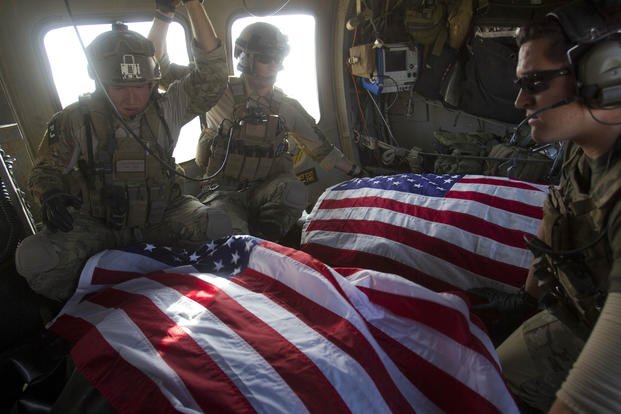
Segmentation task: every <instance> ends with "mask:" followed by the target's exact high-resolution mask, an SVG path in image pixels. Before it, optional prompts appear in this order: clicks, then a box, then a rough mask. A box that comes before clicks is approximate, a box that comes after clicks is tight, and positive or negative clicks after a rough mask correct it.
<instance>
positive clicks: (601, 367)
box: [557, 292, 621, 413]
mask: <svg viewBox="0 0 621 414" xmlns="http://www.w3.org/2000/svg"><path fill="white" fill-rule="evenodd" d="M619 315H621V293H618V292H612V293H610V294H609V295H608V298H607V299H606V303H605V304H604V308H603V309H602V312H601V314H600V316H599V319H598V320H597V323H596V324H595V327H594V328H593V332H591V335H590V336H589V339H588V340H587V342H586V344H585V346H584V348H583V349H582V352H581V353H580V356H579V357H578V360H577V361H576V362H575V363H574V365H573V367H572V368H571V371H569V375H568V376H567V379H566V380H565V382H564V383H563V385H562V386H561V389H560V390H559V391H558V393H557V396H558V397H559V398H560V399H561V400H562V401H563V402H564V403H565V404H567V405H568V406H569V407H570V408H571V409H572V410H573V411H574V412H577V413H619V412H621V358H619V349H620V348H621V320H620V316H619Z"/></svg>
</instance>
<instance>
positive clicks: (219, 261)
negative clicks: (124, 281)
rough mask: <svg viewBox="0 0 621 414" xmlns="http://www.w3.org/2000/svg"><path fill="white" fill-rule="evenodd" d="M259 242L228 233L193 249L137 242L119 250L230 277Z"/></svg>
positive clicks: (255, 239)
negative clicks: (226, 236)
mask: <svg viewBox="0 0 621 414" xmlns="http://www.w3.org/2000/svg"><path fill="white" fill-rule="evenodd" d="M260 241H261V239H258V238H256V237H252V236H231V237H228V238H224V239H218V240H210V241H209V242H207V243H205V244H203V245H202V246H201V247H199V248H197V249H182V248H177V247H167V246H164V247H159V246H156V245H154V244H151V243H140V244H134V245H130V246H127V247H124V248H122V249H119V250H123V251H126V252H130V253H135V254H140V255H143V256H147V257H150V258H152V259H155V260H158V261H160V262H162V263H166V264H167V265H170V266H174V267H177V266H185V265H191V266H194V267H195V268H196V269H197V270H198V271H200V272H206V273H212V274H215V275H218V276H223V277H231V276H234V275H236V274H238V273H240V272H241V271H242V270H244V269H245V268H246V266H247V265H248V259H249V257H250V252H251V251H252V248H253V247H254V246H255V245H256V244H257V243H259V242H260Z"/></svg>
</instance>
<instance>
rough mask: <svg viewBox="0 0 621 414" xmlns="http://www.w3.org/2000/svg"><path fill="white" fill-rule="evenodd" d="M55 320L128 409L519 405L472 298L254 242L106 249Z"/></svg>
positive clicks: (110, 394)
mask: <svg viewBox="0 0 621 414" xmlns="http://www.w3.org/2000/svg"><path fill="white" fill-rule="evenodd" d="M50 329H51V330H52V331H54V332H56V333H57V334H59V335H61V336H63V337H65V338H66V339H67V340H68V341H69V342H70V343H71V344H72V349H71V356H72V359H73V361H74V362H75V365H76V367H77V369H78V370H79V371H80V372H81V373H82V374H83V375H84V376H85V377H86V378H87V379H88V380H89V382H90V383H91V384H93V386H94V387H96V388H97V389H98V390H99V391H100V393H101V394H102V395H103V396H104V397H105V398H106V399H107V400H108V401H109V402H110V404H111V405H112V406H113V407H114V408H115V409H116V410H118V411H119V412H122V413H127V412H137V411H140V412H150V413H151V412H152V413H161V412H230V413H246V412H260V413H304V412H315V413H347V412H355V413H365V414H367V413H387V412H394V413H409V412H412V413H413V412H417V413H435V412H453V413H457V412H459V413H464V412H472V413H517V412H518V411H517V408H516V406H515V403H514V401H513V399H512V398H511V396H510V393H509V391H508V389H507V387H506V385H505V383H504V382H503V380H502V377H501V373H500V368H499V365H498V360H497V356H496V354H495V350H494V348H493V346H492V344H491V342H490V341H489V338H488V337H487V336H486V335H485V333H484V332H483V330H482V329H481V327H480V325H479V323H478V322H477V319H476V318H472V317H471V315H470V313H469V309H468V306H467V304H466V303H465V302H464V301H463V300H462V298H461V297H460V296H458V295H454V294H448V293H446V294H441V293H436V292H433V291H431V290H428V289H426V288H424V287H421V286H419V285H417V284H415V283H413V282H410V281H408V280H406V279H403V278H401V277H398V276H395V275H391V274H384V273H380V272H377V271H369V270H361V269H355V268H343V269H339V268H331V267H328V266H326V265H325V264H323V263H322V262H320V261H318V260H316V259H314V258H312V257H311V256H309V255H308V254H306V253H304V252H301V251H298V250H294V249H290V248H286V247H282V246H280V245H277V244H274V243H270V242H266V241H262V240H260V239H255V238H252V237H250V236H234V237H231V238H229V239H226V240H222V241H219V242H211V243H209V244H206V245H204V246H203V247H202V248H201V249H199V250H197V251H191V252H189V251H182V250H175V249H171V248H165V247H159V246H153V245H149V244H146V245H144V244H143V245H137V246H132V247H131V248H127V249H124V250H106V251H103V252H101V253H98V254H97V255H95V256H93V257H92V258H91V259H90V260H89V261H88V263H87V264H86V266H85V268H84V270H83V272H82V275H81V277H80V281H79V286H78V288H77V290H76V293H75V295H74V296H73V297H72V298H71V299H70V300H69V302H68V303H67V304H66V305H65V307H64V308H63V310H62V311H61V313H60V314H59V316H58V317H57V318H56V319H55V321H53V323H52V324H51V326H50Z"/></svg>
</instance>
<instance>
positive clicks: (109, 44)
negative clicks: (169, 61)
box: [86, 22, 161, 85]
mask: <svg viewBox="0 0 621 414" xmlns="http://www.w3.org/2000/svg"><path fill="white" fill-rule="evenodd" d="M86 53H87V54H88V60H89V67H88V73H89V75H90V77H91V78H93V79H94V80H95V81H96V82H97V81H98V80H99V82H101V83H102V84H104V85H110V84H112V85H127V84H144V83H150V82H153V81H157V80H159V79H160V77H161V74H160V67H159V65H158V63H157V62H156V60H155V57H154V56H155V47H154V46H153V43H152V42H151V41H150V40H149V39H147V38H145V37H144V36H142V35H140V34H139V33H136V32H133V31H131V30H128V29H127V25H125V24H123V23H119V22H117V23H114V24H113V25H112V30H111V31H109V32H105V33H102V34H100V35H99V36H97V37H96V38H95V40H93V41H92V43H91V44H90V45H88V47H87V48H86ZM93 68H94V69H95V71H96V74H95V73H94V71H93Z"/></svg>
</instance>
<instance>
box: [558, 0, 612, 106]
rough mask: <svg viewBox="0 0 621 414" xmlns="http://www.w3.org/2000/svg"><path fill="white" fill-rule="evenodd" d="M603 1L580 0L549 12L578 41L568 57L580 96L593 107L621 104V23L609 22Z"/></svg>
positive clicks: (573, 40)
mask: <svg viewBox="0 0 621 414" xmlns="http://www.w3.org/2000/svg"><path fill="white" fill-rule="evenodd" d="M603 3H604V2H603V1H602V0H599V1H595V0H577V1H573V2H571V3H569V4H566V5H564V6H561V7H559V8H557V9H555V10H553V11H552V12H550V13H548V14H547V15H546V17H551V18H554V19H555V20H556V21H557V22H558V23H559V25H560V26H561V28H562V29H563V32H564V33H565V36H566V37H567V39H568V40H569V41H570V43H573V44H574V46H573V47H571V48H570V49H569V50H568V51H567V58H568V61H569V64H570V67H571V69H572V71H573V73H574V76H575V78H576V99H577V100H579V101H580V102H582V103H584V104H585V105H586V106H588V107H589V108H616V107H619V106H621V25H617V26H616V27H615V26H612V27H611V26H609V25H608V23H607V22H606V19H605V16H606V14H605V13H604V12H603V11H602V10H600V7H599V5H600V4H603Z"/></svg>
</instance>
